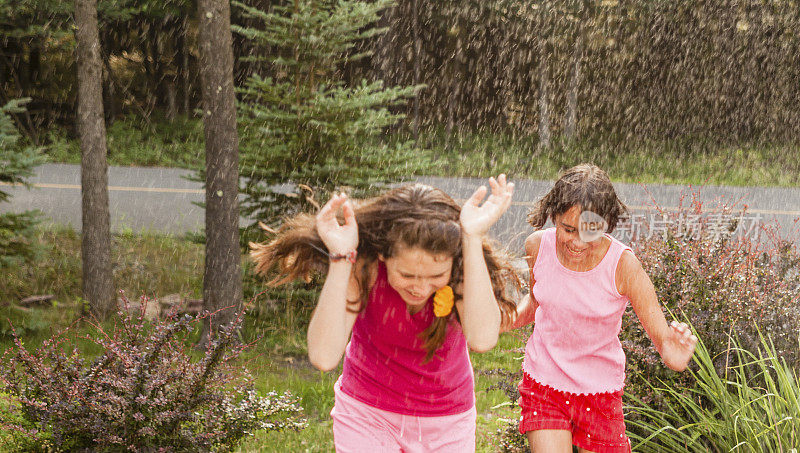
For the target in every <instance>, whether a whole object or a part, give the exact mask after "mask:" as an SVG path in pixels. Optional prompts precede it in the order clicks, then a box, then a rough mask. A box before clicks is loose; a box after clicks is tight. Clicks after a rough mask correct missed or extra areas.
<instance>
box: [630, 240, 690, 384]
mask: <svg viewBox="0 0 800 453" xmlns="http://www.w3.org/2000/svg"><path fill="white" fill-rule="evenodd" d="M616 279H617V282H616V283H617V289H618V290H619V292H620V294H622V295H624V296H627V297H628V299H629V300H630V301H631V306H632V307H633V311H634V312H635V313H636V316H637V317H638V318H639V322H641V323H642V327H644V330H645V331H646V332H647V336H649V337H650V340H651V341H652V342H653V345H654V346H655V348H656V350H657V351H658V353H659V354H660V355H661V360H662V361H663V362H664V364H665V365H666V366H667V367H669V368H670V369H672V370H675V371H683V370H685V369H686V367H687V366H688V364H689V360H691V358H692V354H694V348H695V345H696V344H697V337H695V336H694V335H692V332H691V330H689V327H688V326H687V325H686V324H684V323H678V322H675V321H673V322H672V323H671V324H667V320H666V318H664V313H663V312H662V311H661V306H660V305H659V303H658V298H657V296H656V291H655V288H654V287H653V283H652V282H651V281H650V277H648V276H647V273H646V272H645V271H644V269H643V268H642V264H641V263H640V262H639V260H638V259H637V258H636V256H634V255H633V253H631V252H629V251H625V252H623V254H622V257H621V258H620V260H619V264H618V265H617V278H616Z"/></svg>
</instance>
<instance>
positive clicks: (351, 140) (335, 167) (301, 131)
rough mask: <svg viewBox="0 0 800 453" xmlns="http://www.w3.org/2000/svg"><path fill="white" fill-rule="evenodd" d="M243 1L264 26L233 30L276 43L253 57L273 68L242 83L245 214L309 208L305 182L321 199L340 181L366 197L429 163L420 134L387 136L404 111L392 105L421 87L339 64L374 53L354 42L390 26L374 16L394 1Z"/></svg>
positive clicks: (267, 215)
mask: <svg viewBox="0 0 800 453" xmlns="http://www.w3.org/2000/svg"><path fill="white" fill-rule="evenodd" d="M235 5H236V6H237V7H239V8H241V10H242V11H243V14H244V16H246V17H249V18H251V19H255V20H256V22H260V23H262V24H263V27H262V28H252V27H251V28H243V27H234V31H235V32H237V33H239V34H241V35H243V36H245V37H247V38H249V39H250V40H252V41H253V43H254V44H255V45H257V46H264V47H266V48H268V49H271V56H270V57H269V58H261V57H251V58H249V59H248V60H249V61H250V62H252V63H255V66H259V65H260V67H263V68H265V69H266V70H268V71H269V73H270V75H269V76H264V77H262V76H261V75H258V74H256V75H253V76H252V77H251V78H250V79H249V80H248V81H247V83H246V85H245V87H243V88H242V89H241V90H240V98H241V102H240V103H239V112H240V120H241V123H242V124H241V125H242V127H243V134H242V140H243V145H244V146H243V147H242V155H241V157H242V164H241V168H242V171H241V175H242V176H243V177H244V186H243V188H242V192H243V194H244V199H243V202H242V206H243V209H242V211H243V214H244V215H247V216H251V218H257V219H261V220H262V221H264V222H265V223H268V224H273V225H274V224H276V223H278V221H279V220H280V217H281V216H282V215H286V214H290V213H293V212H297V211H298V210H302V209H307V208H309V206H308V205H307V204H305V203H306V196H308V195H309V194H308V193H307V192H306V193H304V194H303V195H305V196H300V194H299V193H298V192H301V189H300V188H303V191H309V190H310V191H312V192H315V196H316V197H317V198H318V199H319V198H324V197H326V196H327V194H329V193H330V192H331V191H332V190H334V189H337V188H347V190H348V191H349V192H350V193H351V195H354V196H364V195H367V194H369V193H370V192H371V191H374V190H375V189H377V188H378V187H381V186H382V185H383V184H385V183H388V182H391V181H396V180H398V179H400V178H401V177H403V176H409V175H411V174H413V173H414V171H416V170H418V169H419V168H420V167H422V166H424V165H426V164H427V161H426V160H425V159H424V158H422V157H420V155H419V154H420V153H419V152H418V151H419V150H418V149H417V148H416V147H415V143H414V142H413V141H396V142H395V143H393V144H387V141H386V140H385V137H384V136H383V134H384V132H385V131H386V129H387V128H388V127H389V126H392V125H394V124H396V123H397V122H398V121H399V120H401V119H402V118H403V117H404V115H402V114H399V113H395V112H393V111H392V110H390V109H391V108H392V107H395V106H399V105H403V104H404V103H405V102H406V101H407V100H408V99H409V98H412V97H413V96H415V95H416V93H417V92H418V91H419V89H421V86H409V87H384V85H383V82H382V81H380V80H377V81H367V80H361V81H360V82H357V83H354V84H352V85H350V86H348V85H345V83H344V82H343V81H341V80H340V78H339V77H338V73H337V71H340V70H341V68H342V66H343V65H344V64H347V63H349V62H352V61H355V60H359V59H361V58H365V57H367V56H368V55H369V54H368V53H363V52H362V53H359V52H358V51H356V50H355V48H356V44H357V43H358V42H359V41H361V40H364V39H367V38H370V37H373V36H375V35H377V34H379V33H383V32H384V31H385V29H380V28H376V27H375V25H374V24H375V22H377V20H378V19H379V13H380V11H381V10H383V9H385V8H387V7H388V6H390V5H391V0H377V1H375V2H365V1H357V0H339V1H330V0H293V1H292V2H289V3H288V4H283V5H274V6H272V8H271V10H270V11H268V12H265V11H260V10H258V9H255V8H251V7H247V6H245V5H242V4H240V3H235ZM265 72H266V71H265Z"/></svg>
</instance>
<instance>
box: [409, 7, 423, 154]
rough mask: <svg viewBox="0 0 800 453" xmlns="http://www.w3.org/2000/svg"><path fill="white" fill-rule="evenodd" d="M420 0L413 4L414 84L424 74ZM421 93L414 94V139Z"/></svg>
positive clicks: (417, 82) (417, 135)
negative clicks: (421, 59)
mask: <svg viewBox="0 0 800 453" xmlns="http://www.w3.org/2000/svg"><path fill="white" fill-rule="evenodd" d="M419 1H420V0H413V2H414V3H413V4H412V18H411V20H412V32H413V33H414V85H415V86H416V85H419V80H420V77H421V74H422V67H421V65H422V62H421V61H420V58H421V54H422V37H421V36H420V35H419V33H420V30H419ZM419 120H420V118H419V94H417V95H416V96H414V126H413V129H412V130H413V133H414V141H418V140H419Z"/></svg>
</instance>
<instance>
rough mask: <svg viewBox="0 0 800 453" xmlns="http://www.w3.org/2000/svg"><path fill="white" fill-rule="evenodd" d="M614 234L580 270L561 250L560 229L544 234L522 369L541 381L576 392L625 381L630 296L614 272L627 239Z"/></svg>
mask: <svg viewBox="0 0 800 453" xmlns="http://www.w3.org/2000/svg"><path fill="white" fill-rule="evenodd" d="M606 237H607V238H608V239H610V240H611V245H610V247H609V248H608V251H607V252H606V254H605V256H604V257H603V258H602V260H601V261H600V263H599V264H598V265H597V266H596V267H594V268H593V269H591V270H589V271H586V272H577V271H573V270H570V269H567V268H566V267H564V265H562V264H561V262H560V261H558V257H557V256H556V230H555V228H550V229H548V230H545V232H544V235H542V242H541V244H540V245H539V252H538V254H537V257H536V263H534V265H533V276H534V278H535V280H536V283H535V284H534V287H533V296H534V297H535V299H536V301H537V302H538V303H539V308H538V309H537V311H536V323H535V324H534V328H533V334H532V335H531V337H530V338H529V339H528V343H527V345H526V348H525V361H524V363H523V370H524V371H525V372H526V373H528V374H529V375H530V376H531V377H532V378H533V379H535V380H536V381H538V382H540V383H542V384H544V385H548V386H550V387H552V388H555V389H557V390H561V391H564V392H570V393H576V394H581V393H583V394H591V393H604V392H613V391H617V390H620V389H622V387H623V386H624V385H625V353H624V351H623V350H622V345H621V344H620V341H619V337H618V335H619V331H620V327H621V325H622V314H623V312H624V311H625V307H626V306H627V304H628V298H627V297H625V296H622V295H621V294H620V293H619V291H617V285H616V280H615V274H616V270H617V263H618V262H619V259H620V257H621V256H622V252H624V251H625V250H630V248H629V247H627V246H626V245H625V244H623V243H621V242H619V241H618V240H616V239H614V238H613V237H611V236H609V235H606Z"/></svg>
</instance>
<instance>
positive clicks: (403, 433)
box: [252, 175, 515, 453]
mask: <svg viewBox="0 0 800 453" xmlns="http://www.w3.org/2000/svg"><path fill="white" fill-rule="evenodd" d="M489 185H490V187H491V193H490V194H489V197H488V198H487V199H486V201H483V199H484V197H485V196H486V193H487V190H486V187H480V188H478V189H477V190H476V191H475V193H474V194H473V195H472V197H470V199H469V200H467V201H466V203H465V204H464V205H463V206H459V205H458V204H456V203H455V202H454V201H453V199H452V198H450V197H449V196H447V195H446V194H445V193H444V192H442V191H440V190H438V189H434V188H432V187H429V186H424V185H420V184H416V185H408V186H403V187H399V188H397V189H394V190H391V191H389V192H387V193H385V194H383V195H381V196H379V197H377V198H374V199H371V200H364V201H362V202H355V203H353V202H351V201H350V200H348V198H347V197H346V196H345V195H344V194H341V195H334V196H333V197H332V198H331V199H330V200H329V201H328V203H327V204H325V206H323V207H322V208H321V209H320V211H319V213H318V214H317V215H316V217H311V216H308V215H300V216H297V217H295V218H293V219H290V220H288V221H287V222H285V223H284V225H283V226H282V227H281V228H280V230H279V231H278V232H277V234H276V237H275V238H274V239H273V240H272V241H271V242H269V243H267V244H262V245H255V246H254V247H253V252H252V255H253V258H254V259H255V261H256V263H257V267H256V271H257V272H259V273H261V274H262V275H266V274H267V273H268V272H269V271H271V270H277V271H278V274H279V276H278V277H277V278H276V279H275V280H273V282H274V283H284V282H287V281H291V280H293V279H296V278H307V277H308V276H309V274H310V273H311V272H312V271H320V272H325V273H326V277H325V283H324V285H323V287H322V291H321V292H320V296H319V301H318V302H317V306H316V308H315V310H314V313H313V314H312V316H311V321H310V323H309V326H308V356H309V359H310V361H311V363H312V364H313V365H314V366H316V367H317V368H319V369H320V370H324V371H328V370H332V369H334V368H336V366H337V365H338V364H339V361H340V360H341V358H342V355H343V354H344V364H343V366H342V375H341V376H340V378H339V380H338V381H337V383H336V386H335V388H334V394H335V405H334V408H333V410H332V411H331V415H332V417H333V432H334V443H335V446H336V450H337V451H340V452H350V451H358V452H362V451H363V452H369V453H375V452H382V451H406V452H410V451H419V452H425V451H437V452H438V451H444V452H447V451H452V452H463V451H468V450H474V448H475V393H474V380H473V375H472V365H471V363H470V360H469V350H468V348H471V349H473V350H476V351H486V350H488V349H490V348H492V347H493V346H494V345H495V343H496V342H497V337H498V334H499V330H500V326H501V323H503V324H504V325H507V324H509V323H510V321H511V319H512V318H513V313H514V309H515V304H514V303H513V301H511V300H510V299H509V298H508V297H507V296H506V295H505V294H504V292H503V289H504V288H505V281H506V279H507V278H510V277H511V276H512V275H513V269H512V268H511V266H510V265H509V263H508V262H507V261H505V260H501V259H500V257H499V255H498V254H497V253H496V252H495V251H493V250H492V247H491V246H490V245H489V243H488V242H486V240H485V237H484V236H485V235H486V233H487V232H488V230H489V228H490V226H491V225H493V224H494V223H495V222H496V221H497V219H498V218H499V217H500V216H501V215H502V214H503V212H505V210H506V209H507V208H508V206H509V205H510V204H511V195H512V192H513V187H514V185H513V184H511V183H508V182H506V178H505V175H500V176H499V177H498V178H497V179H496V180H495V179H494V178H490V180H489Z"/></svg>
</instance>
